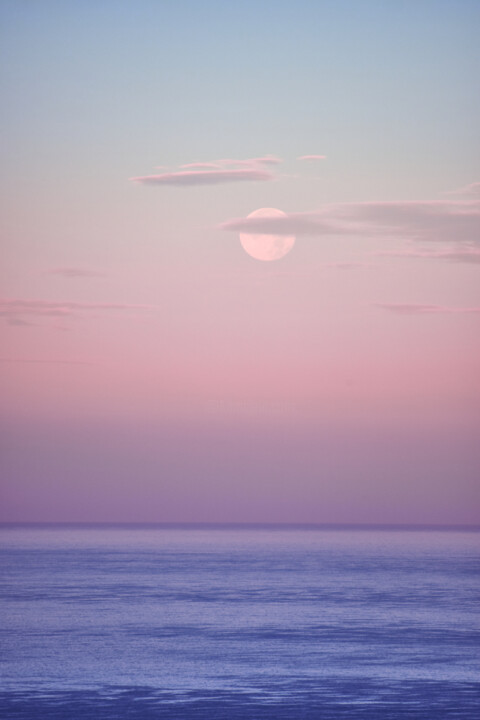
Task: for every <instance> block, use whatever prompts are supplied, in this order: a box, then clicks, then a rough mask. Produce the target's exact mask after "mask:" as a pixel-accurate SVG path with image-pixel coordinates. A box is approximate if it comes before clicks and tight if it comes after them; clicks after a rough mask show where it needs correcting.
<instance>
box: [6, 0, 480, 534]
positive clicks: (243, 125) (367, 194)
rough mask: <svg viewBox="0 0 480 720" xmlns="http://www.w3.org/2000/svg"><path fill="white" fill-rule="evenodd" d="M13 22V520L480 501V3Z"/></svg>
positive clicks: (399, 517) (71, 3) (256, 3)
mask: <svg viewBox="0 0 480 720" xmlns="http://www.w3.org/2000/svg"><path fill="white" fill-rule="evenodd" d="M0 15H1V17H0V25H1V27H2V30H1V35H2V37H1V43H0V45H1V47H2V49H1V55H2V57H1V63H0V64H1V68H2V70H1V93H2V100H3V102H2V104H3V119H2V125H3V127H2V139H1V144H2V162H1V169H2V170H1V174H2V180H1V183H2V188H1V190H2V204H3V209H2V237H3V241H2V248H3V249H2V256H3V262H2V269H1V277H0V282H1V297H0V325H1V334H2V350H1V362H0V373H1V377H2V380H1V395H2V403H1V405H2V411H1V413H2V414H1V438H2V440H1V444H2V460H1V475H2V486H1V493H2V503H1V507H2V509H1V514H0V519H1V520H5V521H131V522H142V521H148V522H155V521H158V522H190V521H194V522H292V523H301V522H308V523H312V522H318V523H349V522H353V523H451V524H471V523H479V522H480V518H479V492H478V487H479V481H478V478H479V477H480V451H479V446H480V443H479V428H480V422H479V421H480V412H479V410H480V382H479V379H480V373H479V368H480V205H479V201H480V143H479V140H478V128H479V127H480V94H479V92H478V77H480V62H479V60H480V57H479V56H480V46H479V44H478V34H479V31H480V4H479V3H478V2H477V0H406V1H405V2H385V0H364V1H363V2H357V0H325V1H318V0H311V1H307V0H297V2H295V3H294V2H291V1H288V2H287V1H282V0H275V1H269V0H245V2H242V3H234V2H225V1H224V0H217V1H215V0H202V2H197V1H196V0H195V1H194V0H189V1H188V0H187V1H185V0H164V1H162V2H158V1H157V0H137V1H136V2H130V1H127V0H86V1H82V2H77V1H75V0H41V2H33V1H32V2H30V1H28V0H25V1H21V2H19V0H2V1H1V3H0ZM260 208H276V209H279V210H281V211H283V213H285V214H284V215H283V216H279V217H273V218H268V217H253V218H248V217H247V216H248V215H250V213H252V212H253V211H255V210H257V209H260ZM240 232H242V233H250V234H270V235H271V234H274V235H275V236H278V238H280V239H281V238H283V237H285V236H292V235H294V236H295V237H296V242H295V245H294V247H293V249H292V250H291V251H290V252H289V253H288V254H287V255H286V256H285V257H283V258H282V259H279V260H275V261H273V262H263V261H260V260H256V259H254V258H252V257H251V256H250V255H248V254H247V253H246V252H245V251H244V249H243V247H242V245H241V243H240V240H239V233H240Z"/></svg>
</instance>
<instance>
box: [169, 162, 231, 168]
mask: <svg viewBox="0 0 480 720" xmlns="http://www.w3.org/2000/svg"><path fill="white" fill-rule="evenodd" d="M219 167H220V165H219V164H218V163H214V162H193V163H187V164H186V165H180V169H181V170H215V169H217V168H219ZM161 169H163V168H158V170H161Z"/></svg>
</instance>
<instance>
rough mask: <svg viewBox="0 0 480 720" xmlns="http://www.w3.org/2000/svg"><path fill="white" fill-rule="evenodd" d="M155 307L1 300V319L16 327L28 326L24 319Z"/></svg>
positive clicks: (127, 304)
mask: <svg viewBox="0 0 480 720" xmlns="http://www.w3.org/2000/svg"><path fill="white" fill-rule="evenodd" d="M155 309H156V308H155V306H154V305H135V304H130V303H81V302H50V301H48V300H9V299H6V300H0V317H4V318H6V320H7V322H8V323H10V324H15V325H25V324H28V323H27V322H26V321H25V320H24V317H73V316H76V315H78V314H79V313H81V312H82V311H87V312H88V311H101V312H102V311H106V312H110V311H129V310H135V311H148V310H155Z"/></svg>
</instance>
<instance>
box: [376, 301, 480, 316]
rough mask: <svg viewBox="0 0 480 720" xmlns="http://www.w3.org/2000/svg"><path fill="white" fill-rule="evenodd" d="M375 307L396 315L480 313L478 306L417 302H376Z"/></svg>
mask: <svg viewBox="0 0 480 720" xmlns="http://www.w3.org/2000/svg"><path fill="white" fill-rule="evenodd" d="M376 307H379V308H382V309H383V310H388V311H389V312H392V313H396V314H397V315H431V314H435V315H436V314H449V315H452V314H454V315H458V314H465V313H467V314H470V313H480V307H470V308H456V307H449V306H446V305H421V304H417V303H376Z"/></svg>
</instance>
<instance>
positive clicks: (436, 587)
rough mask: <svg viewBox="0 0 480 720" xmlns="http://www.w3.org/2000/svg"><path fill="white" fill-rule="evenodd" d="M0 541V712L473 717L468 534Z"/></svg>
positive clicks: (66, 532)
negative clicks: (1, 587) (0, 581)
mask: <svg viewBox="0 0 480 720" xmlns="http://www.w3.org/2000/svg"><path fill="white" fill-rule="evenodd" d="M0 539H1V572H2V580H3V583H2V585H3V590H2V593H1V606H2V607H1V612H2V617H3V618H4V619H3V621H2V630H1V644H2V661H3V662H2V678H3V679H2V691H1V692H0V716H1V717H2V718H3V717H12V718H14V717H15V718H44V717H45V718H72V719H73V720H75V718H79V719H80V718H93V717H95V718H123V717H128V718H142V719H143V718H170V719H172V720H174V719H175V718H229V719H230V718H231V719H232V720H235V719H236V718H252V719H253V718H341V719H342V718H347V717H348V718H354V719H355V718H373V719H375V718H382V719H388V718H430V717H431V718H466V719H467V718H476V717H477V716H478V711H479V707H480V696H479V684H478V678H479V670H480V660H479V657H478V647H479V639H480V623H479V605H478V590H479V585H480V582H479V574H478V570H479V562H478V548H479V545H480V542H479V541H480V535H479V534H478V533H474V532H471V533H461V532H392V531H346V530H337V531H334V530H298V529H297V530H294V529H290V530H280V529H275V530H272V529H266V528H264V529H260V528H257V529H254V530H252V529H242V530H238V529H228V528H224V529H213V528H205V529H196V530H186V529H181V528H177V529H162V528H146V529H145V528H143V529H142V528H125V527H124V528H122V527H116V528H112V527H110V528H108V527H105V528H100V529H99V528H82V529H80V528H61V527H57V528H43V529H40V528H35V527H30V528H25V527H24V528H22V527H18V528H2V529H1V531H0Z"/></svg>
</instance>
